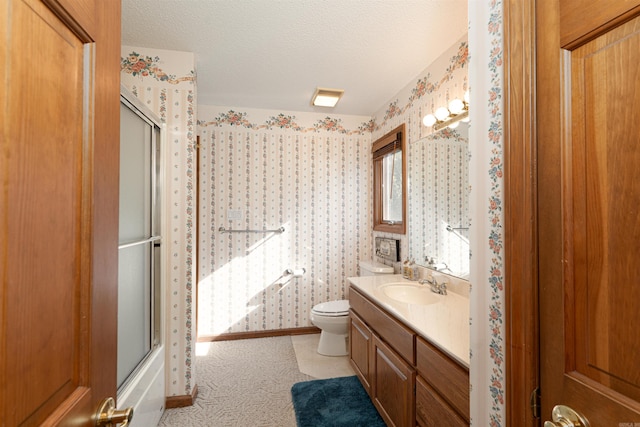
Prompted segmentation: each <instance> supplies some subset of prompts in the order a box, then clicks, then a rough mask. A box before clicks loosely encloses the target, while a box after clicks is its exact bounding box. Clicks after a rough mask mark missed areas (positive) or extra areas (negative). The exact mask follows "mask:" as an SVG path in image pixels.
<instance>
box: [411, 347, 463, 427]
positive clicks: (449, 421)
mask: <svg viewBox="0 0 640 427" xmlns="http://www.w3.org/2000/svg"><path fill="white" fill-rule="evenodd" d="M416 369H417V371H418V380H417V382H416V421H417V422H418V425H419V426H422V427H432V426H433V427H435V426H438V427H459V426H460V427H462V426H469V419H470V414H469V370H468V369H467V368H466V367H464V366H461V365H460V364H458V363H457V362H455V361H453V360H451V358H450V357H449V356H447V355H445V354H444V353H443V352H441V351H440V350H438V349H437V348H436V347H435V346H433V345H431V344H430V343H429V342H427V341H426V340H425V339H423V338H421V337H418V338H417V339H416Z"/></svg>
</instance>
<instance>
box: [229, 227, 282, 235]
mask: <svg viewBox="0 0 640 427" xmlns="http://www.w3.org/2000/svg"><path fill="white" fill-rule="evenodd" d="M218 231H219V232H220V233H221V234H224V233H284V227H280V228H278V229H277V230H227V229H226V228H224V227H220V228H218Z"/></svg>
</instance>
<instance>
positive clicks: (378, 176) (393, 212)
mask: <svg viewBox="0 0 640 427" xmlns="http://www.w3.org/2000/svg"><path fill="white" fill-rule="evenodd" d="M405 141H406V136H405V126H404V124H402V125H400V126H398V127H397V128H395V129H394V130H392V131H391V132H389V133H387V134H386V135H384V136H383V137H382V138H380V139H378V140H377V141H375V142H374V143H373V146H372V152H373V229H374V230H376V231H386V232H389V233H397V234H405V232H406V223H407V221H406V213H407V190H406V187H407V186H406V183H407V155H406V146H405Z"/></svg>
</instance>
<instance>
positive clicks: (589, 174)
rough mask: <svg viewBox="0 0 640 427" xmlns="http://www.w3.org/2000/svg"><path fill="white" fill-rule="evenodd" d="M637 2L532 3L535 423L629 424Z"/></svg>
mask: <svg viewBox="0 0 640 427" xmlns="http://www.w3.org/2000/svg"><path fill="white" fill-rule="evenodd" d="M639 5H640V2H638V1H637V0H636V1H625V0H610V1H607V2H602V1H601V2H597V1H596V2H594V1H590V0H588V1H587V0H563V1H561V2H557V1H540V2H538V3H537V13H536V19H537V70H538V77H537V84H538V87H537V123H538V125H537V133H538V138H537V141H538V193H537V200H538V206H539V211H538V213H539V215H538V224H539V229H538V248H539V269H538V278H539V279H538V280H539V296H540V369H541V373H540V386H541V400H542V411H541V419H542V420H550V419H551V412H552V408H554V407H555V406H556V405H566V406H568V407H571V408H573V409H575V410H576V411H578V412H579V413H581V414H582V415H583V416H585V417H586V418H587V419H588V420H589V422H590V423H591V426H592V427H598V426H614V427H626V426H634V425H639V424H635V423H640V363H639V360H638V355H639V354H640V332H639V329H638V325H640V120H639V117H638V108H640V71H639V69H640V68H639V66H638V64H640V17H639V16H640V6H639ZM559 184H560V185H559ZM556 425H559V424H556Z"/></svg>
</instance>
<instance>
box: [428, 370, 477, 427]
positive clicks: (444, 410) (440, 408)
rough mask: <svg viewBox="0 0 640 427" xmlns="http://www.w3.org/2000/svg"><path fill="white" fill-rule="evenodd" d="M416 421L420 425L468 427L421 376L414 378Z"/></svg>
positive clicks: (429, 426) (430, 426)
mask: <svg viewBox="0 0 640 427" xmlns="http://www.w3.org/2000/svg"><path fill="white" fill-rule="evenodd" d="M416 421H417V423H418V425H420V426H422V427H469V423H468V422H467V421H465V420H464V419H462V417H460V415H458V413H457V412H456V411H454V410H453V409H452V408H451V407H450V406H449V405H448V404H447V402H445V401H444V400H443V399H442V398H441V397H440V396H438V393H437V392H436V391H435V390H433V389H432V388H431V387H430V386H429V384H427V383H426V382H425V381H424V380H423V379H422V378H420V377H417V378H416Z"/></svg>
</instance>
